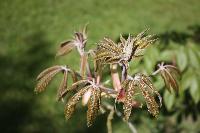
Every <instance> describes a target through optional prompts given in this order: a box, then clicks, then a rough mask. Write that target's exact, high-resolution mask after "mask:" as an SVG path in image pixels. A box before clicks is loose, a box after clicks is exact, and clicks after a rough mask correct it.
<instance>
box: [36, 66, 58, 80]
mask: <svg viewBox="0 0 200 133" xmlns="http://www.w3.org/2000/svg"><path fill="white" fill-rule="evenodd" d="M60 68H61V66H59V65H56V66H52V67H49V68H47V69H45V70H44V71H42V72H41V73H40V74H39V75H38V76H37V80H40V79H41V78H43V77H44V76H46V75H47V74H49V73H50V72H52V71H55V70H57V69H60Z"/></svg>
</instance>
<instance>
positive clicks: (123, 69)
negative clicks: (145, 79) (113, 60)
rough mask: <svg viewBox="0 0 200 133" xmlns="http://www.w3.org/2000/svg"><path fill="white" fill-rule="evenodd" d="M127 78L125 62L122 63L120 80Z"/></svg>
mask: <svg viewBox="0 0 200 133" xmlns="http://www.w3.org/2000/svg"><path fill="white" fill-rule="evenodd" d="M126 78H127V68H126V65H125V64H122V81H124V80H125V79H126Z"/></svg>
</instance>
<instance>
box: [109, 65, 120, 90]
mask: <svg viewBox="0 0 200 133" xmlns="http://www.w3.org/2000/svg"><path fill="white" fill-rule="evenodd" d="M110 70H111V77H112V82H113V87H114V89H115V90H116V91H118V92H119V91H120V90H121V81H120V78H119V74H118V72H117V64H111V65H110Z"/></svg>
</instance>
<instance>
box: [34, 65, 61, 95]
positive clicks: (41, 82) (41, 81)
mask: <svg viewBox="0 0 200 133" xmlns="http://www.w3.org/2000/svg"><path fill="white" fill-rule="evenodd" d="M61 70H62V67H61V66H60V67H58V66H55V67H51V68H47V69H46V70H44V71H43V72H41V73H40V74H39V76H38V77H37V80H38V83H37V85H36V87H35V92H36V93H38V92H42V91H44V90H45V88H46V87H47V85H48V84H49V83H50V81H51V80H52V78H53V77H54V76H55V75H56V74H57V73H58V72H60V71H61Z"/></svg>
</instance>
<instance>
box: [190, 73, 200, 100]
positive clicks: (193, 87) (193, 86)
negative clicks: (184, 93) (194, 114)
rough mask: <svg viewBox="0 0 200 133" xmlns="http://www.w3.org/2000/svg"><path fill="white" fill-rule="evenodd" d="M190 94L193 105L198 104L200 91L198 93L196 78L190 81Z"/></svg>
mask: <svg viewBox="0 0 200 133" xmlns="http://www.w3.org/2000/svg"><path fill="white" fill-rule="evenodd" d="M190 83H191V86H190V94H191V96H192V99H193V100H194V102H195V103H198V102H199V100H200V91H199V85H198V80H197V78H196V77H193V79H192V80H191V81H190Z"/></svg>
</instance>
